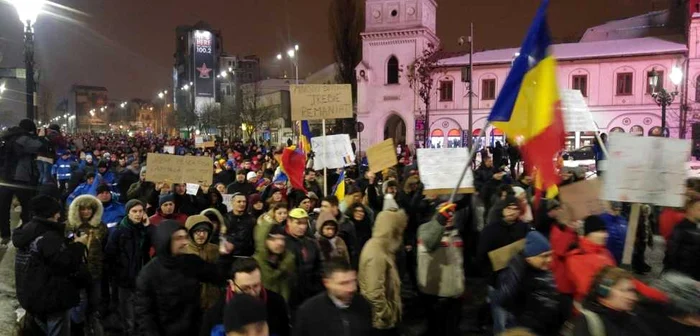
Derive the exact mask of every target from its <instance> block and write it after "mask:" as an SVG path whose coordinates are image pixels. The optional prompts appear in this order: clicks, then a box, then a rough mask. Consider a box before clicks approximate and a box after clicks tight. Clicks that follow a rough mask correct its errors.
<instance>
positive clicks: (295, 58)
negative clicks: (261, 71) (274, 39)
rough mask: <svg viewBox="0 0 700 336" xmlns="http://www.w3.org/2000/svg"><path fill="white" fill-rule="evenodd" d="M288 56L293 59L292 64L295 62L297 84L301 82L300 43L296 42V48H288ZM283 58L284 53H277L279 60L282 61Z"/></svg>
mask: <svg viewBox="0 0 700 336" xmlns="http://www.w3.org/2000/svg"><path fill="white" fill-rule="evenodd" d="M287 57H288V58H289V59H290V60H291V61H292V64H294V78H295V84H299V45H298V44H295V45H294V48H290V49H289V50H287ZM282 58H283V56H282V54H281V53H279V54H277V60H278V61H281V60H282Z"/></svg>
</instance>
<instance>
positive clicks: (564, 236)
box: [549, 221, 580, 296]
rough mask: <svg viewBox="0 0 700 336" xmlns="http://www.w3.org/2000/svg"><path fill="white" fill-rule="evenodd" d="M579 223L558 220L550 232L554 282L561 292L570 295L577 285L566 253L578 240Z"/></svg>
mask: <svg viewBox="0 0 700 336" xmlns="http://www.w3.org/2000/svg"><path fill="white" fill-rule="evenodd" d="M578 225H580V224H578V221H570V222H569V223H567V224H561V223H559V221H557V223H555V224H554V225H552V229H551V230H550V233H549V241H550V244H551V245H552V257H553V258H552V272H553V273H554V282H555V284H556V285H557V291H559V293H562V294H566V295H569V296H572V295H573V294H574V290H575V287H574V283H573V282H572V281H571V279H570V278H569V272H568V270H567V269H566V255H567V254H568V253H569V251H571V250H572V249H573V248H574V246H575V245H576V243H577V242H578V233H576V229H577V226H578Z"/></svg>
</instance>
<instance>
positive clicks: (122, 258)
mask: <svg viewBox="0 0 700 336" xmlns="http://www.w3.org/2000/svg"><path fill="white" fill-rule="evenodd" d="M150 246H151V245H150V239H149V237H148V233H147V230H146V228H145V227H144V226H143V224H141V223H138V224H134V223H132V222H131V221H130V220H129V217H128V216H126V217H124V218H123V219H122V221H121V222H120V223H119V225H117V227H116V228H115V229H114V231H112V232H111V233H110V234H109V238H108V239H107V246H106V247H105V265H106V266H107V268H108V272H109V274H111V275H113V276H114V277H115V279H116V282H117V285H118V286H119V287H123V288H134V286H135V281H136V276H137V275H138V274H139V272H140V271H141V268H142V267H143V265H145V264H146V262H148V250H149V249H150Z"/></svg>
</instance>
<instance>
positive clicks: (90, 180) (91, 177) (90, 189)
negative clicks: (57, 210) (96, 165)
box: [66, 173, 102, 206]
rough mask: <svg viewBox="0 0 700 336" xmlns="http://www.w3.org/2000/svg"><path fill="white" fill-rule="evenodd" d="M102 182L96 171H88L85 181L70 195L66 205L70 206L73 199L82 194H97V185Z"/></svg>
mask: <svg viewBox="0 0 700 336" xmlns="http://www.w3.org/2000/svg"><path fill="white" fill-rule="evenodd" d="M100 184H102V180H101V178H100V177H99V176H96V175H95V174H94V173H87V174H86V175H85V182H83V183H81V184H80V185H78V186H77V187H76V188H75V190H73V192H71V193H70V195H68V198H67V199H66V205H68V206H70V204H71V203H72V202H73V200H74V199H75V198H76V197H78V196H80V195H93V196H96V195H97V187H98V186H99V185H100Z"/></svg>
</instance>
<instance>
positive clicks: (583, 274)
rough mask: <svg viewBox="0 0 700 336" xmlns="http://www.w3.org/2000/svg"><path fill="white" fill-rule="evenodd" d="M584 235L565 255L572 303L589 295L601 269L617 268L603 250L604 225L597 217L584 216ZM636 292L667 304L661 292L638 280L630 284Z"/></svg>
mask: <svg viewBox="0 0 700 336" xmlns="http://www.w3.org/2000/svg"><path fill="white" fill-rule="evenodd" d="M583 230H584V236H583V237H581V238H579V240H578V247H577V248H575V249H573V250H571V251H570V252H569V253H568V254H567V256H566V270H567V272H568V274H569V279H570V280H571V282H572V283H573V284H574V300H576V301H578V302H581V301H582V300H583V299H584V298H585V297H586V295H588V293H589V291H590V288H591V283H592V281H593V279H594V278H595V275H596V274H598V272H599V271H600V270H601V269H603V268H604V267H617V264H616V263H615V259H614V258H613V256H612V254H610V251H608V249H607V248H606V247H605V244H606V240H607V238H608V232H607V231H606V227H605V222H604V221H603V220H602V219H600V217H598V216H588V217H586V219H585V221H584V224H583ZM633 283H634V286H635V289H636V290H637V292H638V293H639V294H641V295H642V296H644V297H646V298H648V299H651V300H654V301H659V302H666V301H667V300H668V298H667V297H666V295H665V294H664V293H662V292H661V291H659V290H656V289H654V288H651V287H649V286H647V285H645V284H644V283H642V282H641V281H639V280H636V279H635V280H634V281H633Z"/></svg>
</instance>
